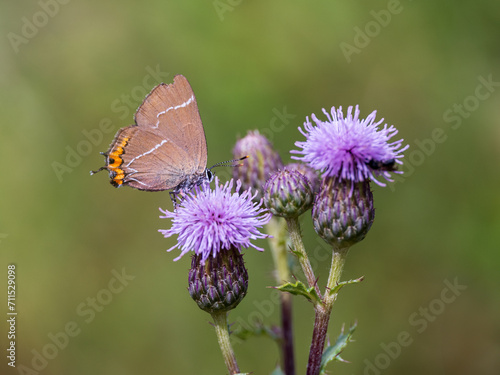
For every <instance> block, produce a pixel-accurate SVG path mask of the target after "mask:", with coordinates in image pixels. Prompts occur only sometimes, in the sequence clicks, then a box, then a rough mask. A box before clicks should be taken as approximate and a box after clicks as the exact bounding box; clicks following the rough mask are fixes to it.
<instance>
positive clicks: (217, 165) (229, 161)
mask: <svg viewBox="0 0 500 375" xmlns="http://www.w3.org/2000/svg"><path fill="white" fill-rule="evenodd" d="M249 157H250V156H249V155H245V156H243V157H242V158H239V159H233V160H227V161H221V162H220V163H217V164H214V165H212V166H211V167H210V168H208V170H209V171H211V170H212V168H215V167H241V166H242V165H243V163H238V164H228V163H235V162H237V161H242V160H245V159H247V158H249Z"/></svg>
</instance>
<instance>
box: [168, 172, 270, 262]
mask: <svg viewBox="0 0 500 375" xmlns="http://www.w3.org/2000/svg"><path fill="white" fill-rule="evenodd" d="M233 185H234V183H233V180H231V181H229V182H226V184H224V185H219V180H218V178H217V177H216V178H215V190H211V189H210V187H209V185H205V186H203V187H202V188H200V187H196V188H195V189H193V190H192V191H191V192H188V193H187V194H186V195H185V196H184V197H183V199H182V201H181V203H180V204H179V205H178V206H177V208H176V209H175V211H173V212H170V211H168V210H162V209H161V208H160V211H161V212H162V213H163V214H164V215H165V216H160V218H162V219H167V218H168V219H172V227H171V228H170V229H160V230H159V232H160V233H162V234H163V235H164V236H165V238H168V237H170V236H172V235H174V234H178V239H177V244H176V245H174V246H172V247H171V248H170V249H168V250H167V251H171V250H173V249H175V248H179V249H181V254H180V255H179V256H178V257H177V258H175V259H174V260H179V259H180V258H181V257H182V256H183V255H184V254H186V253H188V252H190V251H194V252H195V254H201V255H202V260H201V262H202V264H204V263H205V260H207V259H208V257H209V256H210V255H212V256H213V257H215V256H216V255H217V253H219V252H220V251H221V250H223V249H225V250H228V249H230V248H231V247H233V248H236V249H238V250H240V251H241V249H242V248H248V247H250V246H251V247H253V248H255V249H257V250H260V251H262V250H263V249H261V248H259V247H257V246H255V245H253V244H252V243H251V242H250V240H254V239H257V238H267V237H269V236H268V235H266V234H262V233H260V232H259V230H258V229H257V228H261V227H262V226H263V225H264V224H267V223H268V222H269V220H270V219H271V214H270V213H268V212H265V209H264V208H262V207H261V206H262V202H257V203H254V202H253V201H252V199H253V198H254V197H255V195H256V194H257V193H253V194H252V192H251V190H250V189H248V190H245V191H243V192H242V193H241V194H240V193H238V191H239V190H240V187H241V182H240V181H239V180H238V181H236V193H232V191H231V190H232V188H233Z"/></svg>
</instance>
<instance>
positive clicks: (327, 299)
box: [307, 248, 349, 375]
mask: <svg viewBox="0 0 500 375" xmlns="http://www.w3.org/2000/svg"><path fill="white" fill-rule="evenodd" d="M348 251H349V248H345V249H334V250H333V255H332V266H331V268H330V275H329V276H328V283H327V287H326V291H325V295H324V297H323V299H322V300H323V303H322V304H317V305H316V306H315V308H314V310H315V313H316V316H315V320H314V330H313V337H312V342H311V348H310V351H309V361H308V364H307V375H318V374H319V370H320V367H321V358H322V356H323V350H324V347H325V340H326V334H327V331H328V323H329V321H330V315H331V312H332V308H333V304H334V302H335V300H336V299H337V294H338V292H337V293H330V291H331V290H333V289H334V288H335V286H336V285H337V284H338V282H339V280H340V275H341V274H342V269H343V268H344V263H345V259H346V256H347V252H348Z"/></svg>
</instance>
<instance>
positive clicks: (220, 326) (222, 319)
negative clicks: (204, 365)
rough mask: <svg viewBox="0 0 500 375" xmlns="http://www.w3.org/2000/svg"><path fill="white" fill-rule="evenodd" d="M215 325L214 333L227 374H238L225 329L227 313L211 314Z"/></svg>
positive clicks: (227, 332) (226, 329)
mask: <svg viewBox="0 0 500 375" xmlns="http://www.w3.org/2000/svg"><path fill="white" fill-rule="evenodd" d="M212 318H213V319H214V323H215V333H216V334H217V341H218V342H219V346H220V350H221V352H222V356H223V357H224V362H225V363H226V367H227V369H228V370H229V374H231V375H232V374H238V373H239V372H240V369H239V367H238V363H237V362H236V357H235V356H234V351H233V348H232V346H231V341H230V340H229V330H228V328H227V313H226V312H217V313H213V314H212Z"/></svg>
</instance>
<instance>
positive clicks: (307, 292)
mask: <svg viewBox="0 0 500 375" xmlns="http://www.w3.org/2000/svg"><path fill="white" fill-rule="evenodd" d="M275 288H276V289H278V290H280V291H282V292H288V293H291V294H293V295H295V296H304V297H306V298H307V299H308V300H309V301H311V302H312V303H314V304H315V305H316V304H318V303H322V301H321V298H320V297H319V296H318V293H316V289H315V288H314V287H310V288H308V287H306V286H305V284H304V283H303V282H301V281H296V282H295V283H290V282H288V283H286V284H283V285H280V286H278V287H275Z"/></svg>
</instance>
